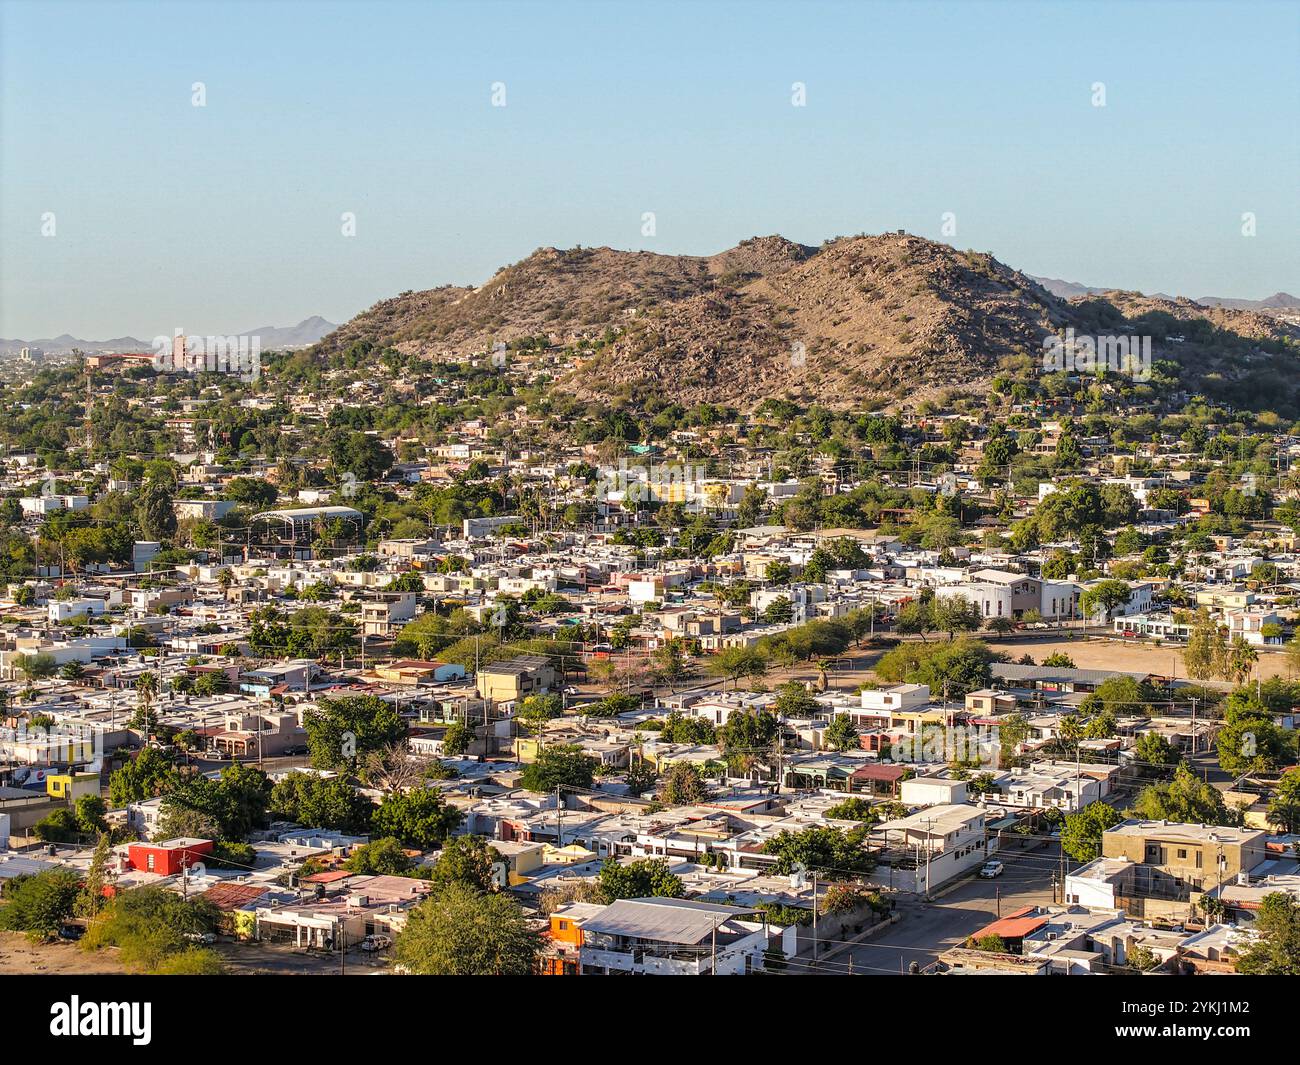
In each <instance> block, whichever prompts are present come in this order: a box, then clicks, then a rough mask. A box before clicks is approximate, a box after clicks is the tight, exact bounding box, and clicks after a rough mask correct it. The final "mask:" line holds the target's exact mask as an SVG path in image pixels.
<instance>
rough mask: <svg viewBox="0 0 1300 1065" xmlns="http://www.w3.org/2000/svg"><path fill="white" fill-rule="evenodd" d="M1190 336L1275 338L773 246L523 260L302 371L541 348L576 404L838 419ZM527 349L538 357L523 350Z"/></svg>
mask: <svg viewBox="0 0 1300 1065" xmlns="http://www.w3.org/2000/svg"><path fill="white" fill-rule="evenodd" d="M1200 319H1204V320H1205V323H1206V324H1205V329H1204V330H1199V327H1198V331H1197V335H1198V336H1199V335H1201V334H1202V333H1203V334H1204V336H1205V337H1208V338H1212V339H1213V340H1214V342H1215V343H1217V344H1219V345H1220V346H1221V347H1222V346H1223V344H1228V345H1229V346H1241V347H1243V350H1244V347H1248V346H1249V345H1250V344H1251V343H1258V342H1263V341H1274V340H1276V339H1277V333H1278V331H1279V330H1283V329H1288V328H1289V327H1287V326H1285V325H1284V324H1282V323H1279V322H1278V321H1277V320H1275V319H1274V318H1272V317H1270V316H1268V315H1265V314H1261V313H1257V312H1253V311H1244V310H1243V311H1238V310H1232V309H1226V308H1214V307H1205V306H1202V305H1199V304H1197V303H1195V302H1193V301H1190V300H1167V299H1162V298H1159V297H1149V296H1143V295H1142V294H1140V293H1119V292H1108V293H1105V294H1104V295H1099V294H1095V293H1086V294H1083V295H1081V296H1078V297H1075V298H1073V299H1063V298H1061V297H1059V296H1057V295H1054V294H1052V293H1051V292H1050V291H1049V289H1047V288H1046V287H1044V286H1043V285H1042V284H1040V283H1039V281H1037V280H1036V279H1034V278H1032V277H1030V276H1029V275H1026V274H1023V273H1021V272H1019V271H1017V270H1014V269H1013V268H1011V267H1009V266H1007V265H1006V264H1004V263H1001V262H999V261H998V260H997V259H996V258H994V257H993V256H992V255H990V254H988V253H984V252H975V251H958V250H956V249H954V248H952V247H950V246H949V245H947V244H941V243H938V242H934V241H930V240H926V239H924V238H921V237H917V236H914V235H911V234H907V233H904V232H902V231H895V232H889V233H884V234H878V235H866V234H859V235H857V236H853V237H840V238H835V239H833V240H830V241H827V242H825V243H824V244H822V245H821V246H819V247H811V246H809V245H803V244H798V243H796V242H794V241H791V240H788V239H786V238H784V237H781V236H777V235H772V236H765V237H754V238H751V239H749V240H746V241H742V242H741V243H740V244H738V245H737V246H736V247H734V248H729V249H726V250H724V251H721V252H718V253H716V254H713V255H704V256H684V255H662V254H659V253H655V252H650V251H644V250H641V251H620V250H616V249H613V248H608V247H602V248H582V247H578V248H572V249H567V250H565V249H558V248H551V247H544V248H538V249H537V250H536V251H534V252H533V253H532V254H530V255H528V256H527V257H525V258H524V259H521V260H519V261H518V262H515V263H512V264H510V265H509V266H506V267H503V268H502V269H500V270H498V271H497V272H496V273H495V274H494V275H493V276H492V277H491V278H489V279H488V280H487V281H486V282H484V283H483V284H481V285H478V286H451V285H446V286H442V287H440V288H435V289H428V290H424V291H418V292H417V291H407V292H403V293H400V294H399V295H397V296H394V297H391V298H389V299H386V300H381V301H380V302H379V303H376V304H375V305H374V306H373V307H371V308H369V309H367V310H366V311H363V312H362V313H361V314H359V315H357V316H356V317H354V318H353V319H352V320H351V321H349V322H346V323H344V324H343V325H341V326H340V327H339V328H338V329H336V330H335V331H333V332H332V333H330V334H329V335H328V336H326V337H324V338H323V339H322V340H321V341H320V342H319V343H318V344H316V345H314V346H313V347H312V348H311V349H309V352H308V354H309V355H315V356H319V357H325V358H328V357H330V356H331V355H334V354H337V353H339V352H343V351H345V350H347V349H349V348H351V347H352V346H354V345H358V344H368V345H370V346H371V347H381V348H382V347H392V348H396V349H397V350H399V351H402V352H404V353H407V354H414V355H419V356H421V357H428V358H432V359H440V360H443V361H475V360H476V359H481V358H484V357H485V356H486V355H488V354H489V353H490V352H492V351H493V349H494V348H497V347H500V346H507V347H511V348H512V349H515V350H519V349H523V350H529V351H531V350H534V349H536V348H539V347H548V346H549V347H551V348H554V347H559V348H561V349H563V350H565V351H567V352H569V353H570V354H571V355H572V359H571V360H570V362H569V363H568V364H566V365H564V366H560V367H558V368H557V373H556V375H555V377H554V379H553V384H554V385H555V387H558V388H560V389H563V390H565V391H569V392H571V393H574V394H576V395H579V396H581V397H584V398H592V399H599V400H602V401H613V402H620V401H626V400H634V399H637V398H645V397H659V398H662V399H665V400H671V401H673V402H681V403H703V402H716V403H727V404H734V405H737V406H743V407H752V406H755V405H756V404H757V403H759V402H762V400H763V399H765V398H769V397H782V396H788V397H789V398H794V399H797V398H802V399H812V398H817V399H818V401H820V402H825V403H827V404H828V405H830V406H851V405H853V404H855V403H861V402H863V401H864V399H870V398H873V397H874V400H873V401H875V400H878V401H880V402H884V403H888V402H914V401H916V400H919V399H922V398H925V397H926V396H927V395H929V394H931V393H933V392H935V391H939V390H942V389H946V388H951V387H954V386H967V385H971V384H974V383H976V382H980V381H986V380H988V379H989V378H991V377H992V376H993V375H994V374H995V373H996V372H997V370H998V368H999V365H1000V364H1001V363H1002V361H1003V360H1005V359H1008V358H1020V359H1024V358H1029V359H1038V358H1040V357H1041V351H1042V343H1043V340H1044V338H1045V337H1046V336H1048V335H1049V334H1051V333H1056V332H1059V331H1061V330H1064V329H1066V328H1074V329H1075V330H1076V331H1078V332H1080V333H1093V334H1106V333H1110V332H1129V333H1134V332H1138V331H1139V330H1138V327H1139V326H1143V327H1149V328H1150V329H1152V330H1155V331H1156V332H1157V333H1159V334H1160V336H1159V339H1161V340H1163V338H1164V337H1163V334H1164V333H1172V334H1174V335H1175V336H1176V337H1177V336H1179V335H1181V334H1180V328H1181V327H1170V323H1173V322H1177V321H1179V320H1186V321H1193V320H1200ZM1153 323H1154V324H1153ZM541 335H545V337H546V338H547V343H546V345H537V344H536V343H535V341H536V338H537V337H539V336H541ZM1185 339H1187V338H1184V340H1185ZM1177 342H1178V344H1182V343H1183V340H1178V341H1177ZM1198 343H1199V341H1198V340H1197V339H1195V338H1193V339H1192V342H1191V343H1190V344H1189V345H1188V347H1187V348H1180V349H1179V350H1180V352H1181V351H1190V350H1192V349H1193V348H1195V347H1196V345H1197V344H1198ZM512 357H513V356H512ZM575 364H576V365H575Z"/></svg>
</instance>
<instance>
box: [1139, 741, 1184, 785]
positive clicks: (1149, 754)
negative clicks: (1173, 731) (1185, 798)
mask: <svg viewBox="0 0 1300 1065" xmlns="http://www.w3.org/2000/svg"><path fill="white" fill-rule="evenodd" d="M1133 758H1134V760H1135V761H1136V762H1137V763H1138V768H1139V770H1141V771H1142V772H1143V773H1146V774H1147V775H1150V774H1151V773H1153V772H1154V773H1159V772H1163V771H1164V769H1165V767H1170V766H1176V765H1177V764H1178V763H1179V762H1181V761H1182V760H1183V756H1182V754H1181V753H1179V751H1178V748H1177V747H1175V746H1174V745H1173V744H1172V743H1170V742H1169V741H1168V740H1167V739H1165V738H1164V737H1163V736H1162V735H1160V733H1158V732H1144V733H1143V734H1142V735H1141V736H1140V737H1139V738H1138V741H1137V743H1135V744H1134V745H1133Z"/></svg>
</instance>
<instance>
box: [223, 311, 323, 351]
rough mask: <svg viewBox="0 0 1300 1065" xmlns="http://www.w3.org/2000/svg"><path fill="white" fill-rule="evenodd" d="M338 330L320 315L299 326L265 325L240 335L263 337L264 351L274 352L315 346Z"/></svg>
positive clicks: (305, 320) (304, 321)
mask: <svg viewBox="0 0 1300 1065" xmlns="http://www.w3.org/2000/svg"><path fill="white" fill-rule="evenodd" d="M337 328H338V326H337V325H335V324H334V323H333V322H327V321H325V319H324V318H322V317H321V316H320V315H319V314H314V315H312V316H311V317H310V318H304V319H303V320H302V321H301V322H299V323H298V324H297V325H289V326H283V327H281V326H274V325H264V326H261V327H260V328H257V329H250V330H248V332H246V333H240V334H239V335H240V336H245V337H261V338H262V350H263V351H274V350H275V349H277V348H305V347H306V346H307V345H308V344H315V343H316V341H318V340H320V339H321V338H322V337H325V336H328V335H329V334H330V333H332V332H333V331H334V330H335V329H337Z"/></svg>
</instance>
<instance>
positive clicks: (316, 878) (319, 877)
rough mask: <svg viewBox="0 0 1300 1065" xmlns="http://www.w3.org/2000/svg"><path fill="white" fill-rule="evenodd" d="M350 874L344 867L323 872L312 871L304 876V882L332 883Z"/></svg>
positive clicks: (344, 878)
mask: <svg viewBox="0 0 1300 1065" xmlns="http://www.w3.org/2000/svg"><path fill="white" fill-rule="evenodd" d="M351 875H352V874H351V873H349V872H348V871H347V870H346V869H329V870H327V871H326V872H323V873H312V874H311V876H304V877H303V878H302V882H303V883H304V884H333V883H335V882H336V881H339V880H346V879H347V878H348V877H350V876H351Z"/></svg>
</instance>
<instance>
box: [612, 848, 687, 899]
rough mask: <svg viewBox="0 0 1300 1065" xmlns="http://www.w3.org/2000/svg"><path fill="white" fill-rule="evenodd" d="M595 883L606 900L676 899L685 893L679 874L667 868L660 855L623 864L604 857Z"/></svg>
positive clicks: (614, 859)
mask: <svg viewBox="0 0 1300 1065" xmlns="http://www.w3.org/2000/svg"><path fill="white" fill-rule="evenodd" d="M596 882H597V884H598V885H599V888H600V895H601V899H602V901H604V902H606V903H609V902H614V901H615V900H617V899H649V898H669V899H680V898H681V897H682V896H683V895H684V894H686V889H685V886H684V885H683V884H682V880H681V877H679V876H676V875H674V874H673V873H670V872H669V871H668V863H667V862H666V861H665V860H664V859H663V858H642V859H639V860H638V861H634V862H628V863H627V864H623V863H621V862H620V861H619V860H618V859H617V858H607V859H606V860H605V863H604V864H603V865H602V866H601V867H600V873H599V874H598V875H597V877H596Z"/></svg>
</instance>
